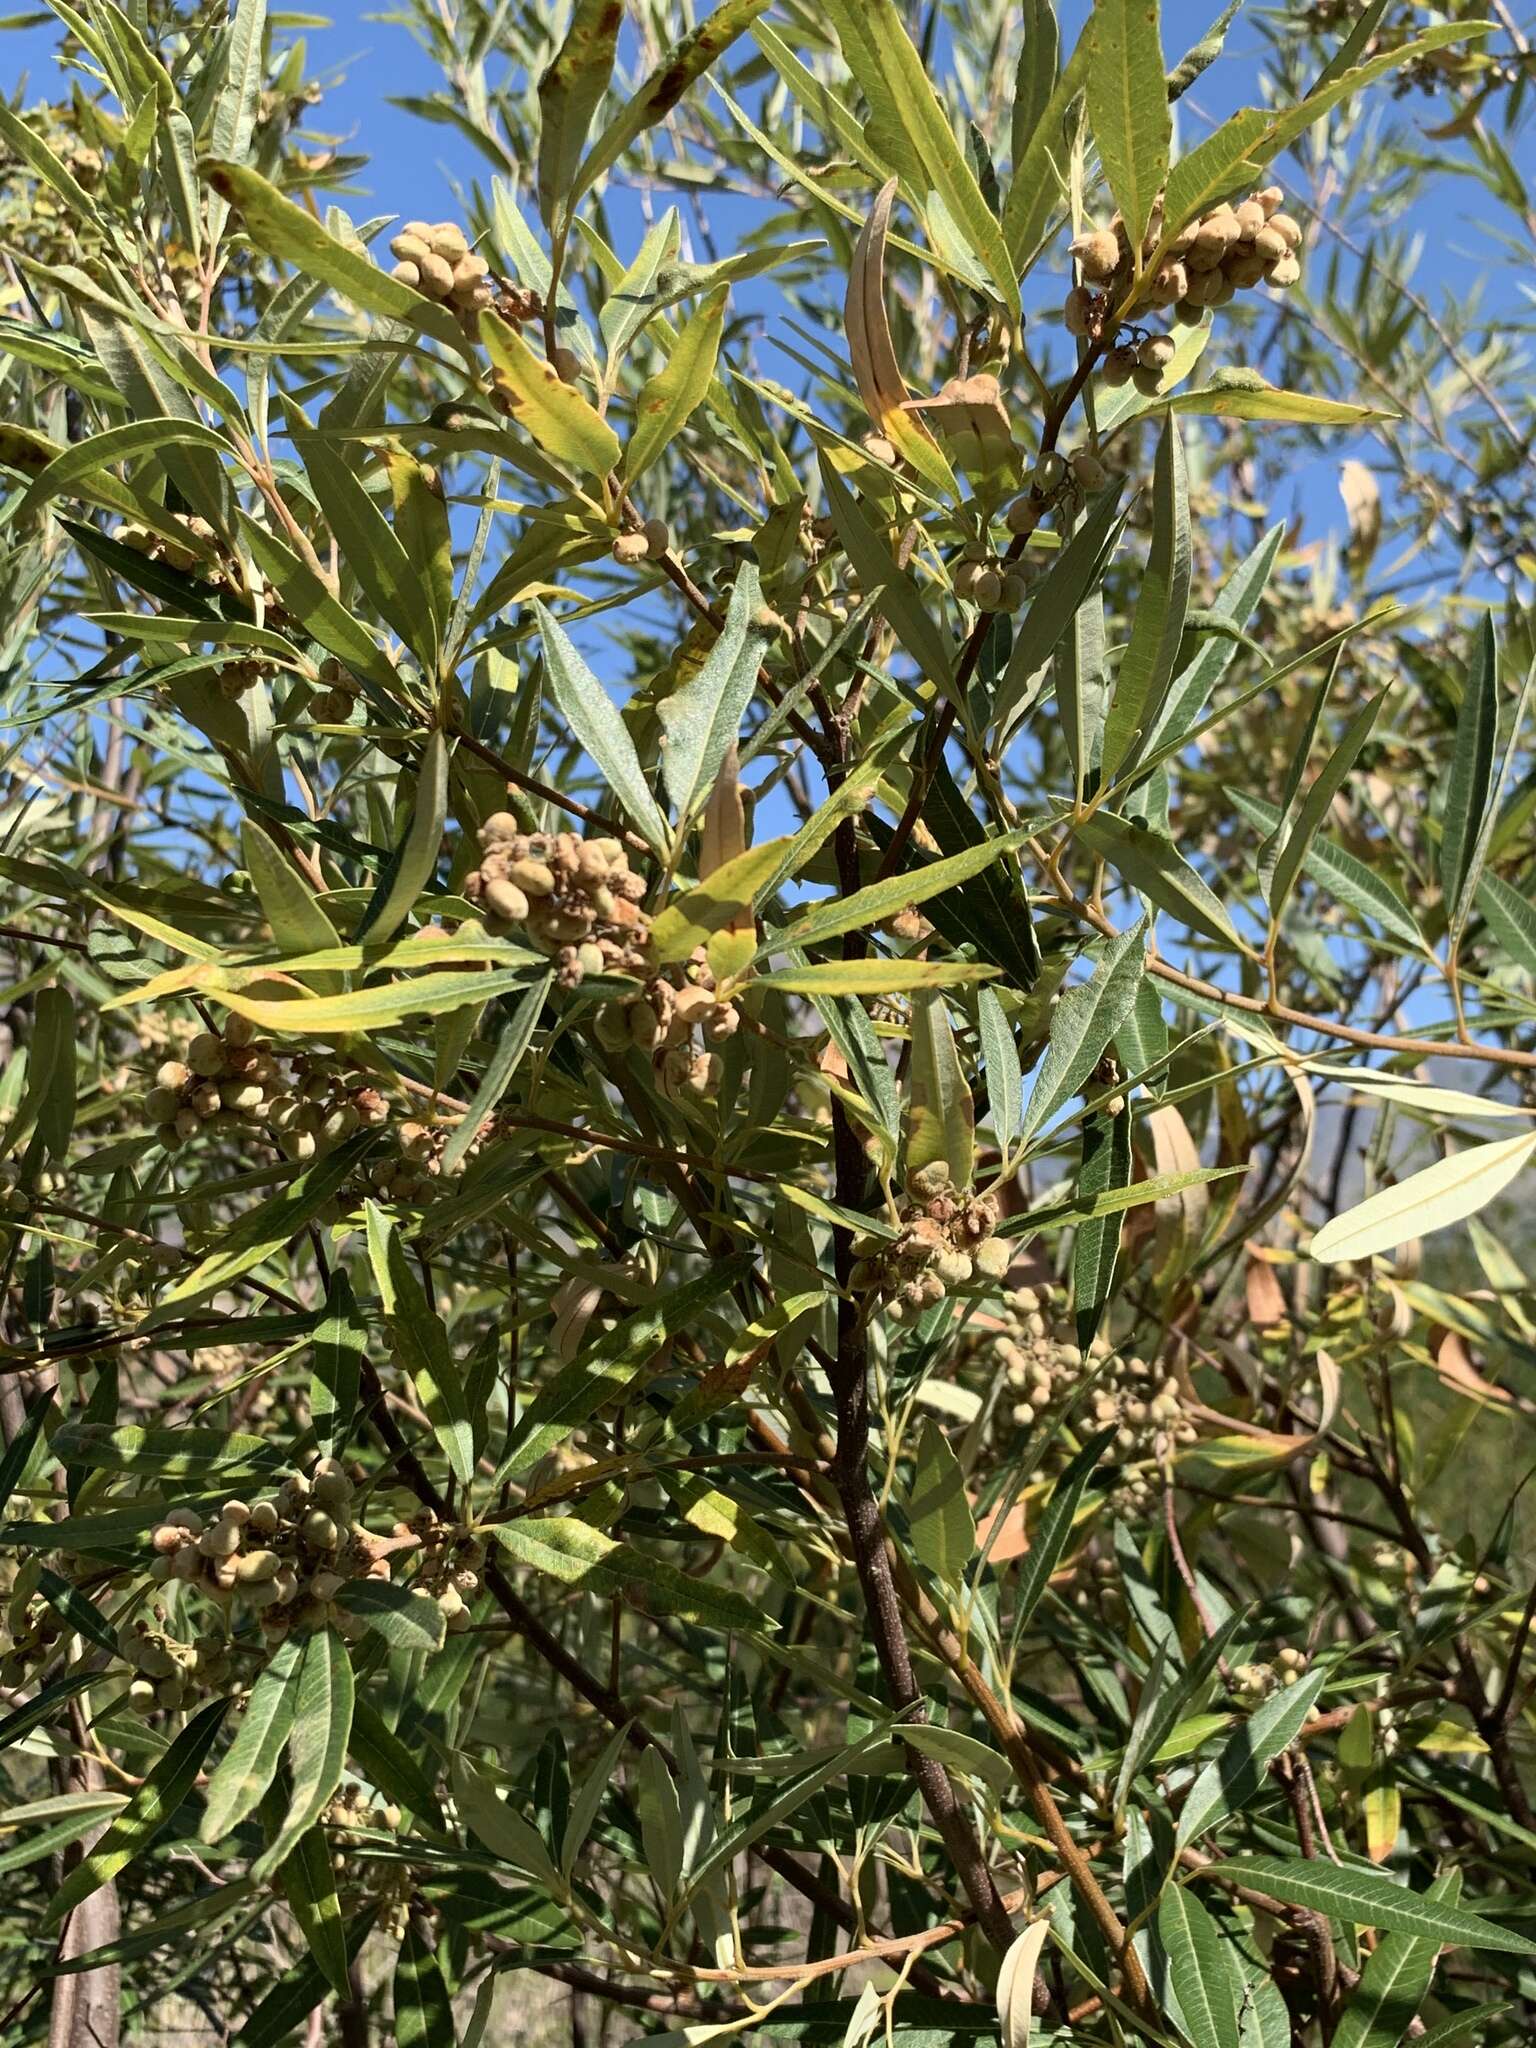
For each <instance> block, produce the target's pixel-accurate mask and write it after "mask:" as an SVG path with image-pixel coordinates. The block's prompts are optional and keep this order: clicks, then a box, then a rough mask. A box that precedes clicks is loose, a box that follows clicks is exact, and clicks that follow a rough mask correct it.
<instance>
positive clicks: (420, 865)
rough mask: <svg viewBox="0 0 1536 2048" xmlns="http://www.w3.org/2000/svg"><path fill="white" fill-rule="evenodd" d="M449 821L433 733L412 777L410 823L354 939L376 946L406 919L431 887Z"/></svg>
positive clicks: (444, 747)
mask: <svg viewBox="0 0 1536 2048" xmlns="http://www.w3.org/2000/svg"><path fill="white" fill-rule="evenodd" d="M447 815H448V741H447V739H446V738H445V737H444V735H443V734H442V733H441V732H434V733H433V734H432V735H431V737H430V738H429V739H428V741H427V744H426V746H425V747H424V748H423V749H422V755H421V767H420V768H419V769H418V770H417V774H416V787H415V793H414V800H413V802H412V804H411V822H410V825H409V826H408V827H407V830H406V834H405V837H404V838H403V839H402V840H401V842H400V846H399V849H398V851H397V853H396V856H395V858H394V860H393V861H391V862H390V864H389V865H388V866H387V867H386V868H385V869H384V870H383V872H382V873H381V874H380V876H379V882H378V887H377V888H376V889H375V891H374V893H373V897H372V899H371V901H370V902H369V905H368V908H367V909H366V910H365V911H364V912H363V916H362V920H361V922H360V923H359V925H358V928H357V936H358V937H359V938H360V939H367V941H368V943H369V944H370V945H373V946H379V945H382V944H383V943H384V941H385V940H386V939H387V938H388V937H389V936H390V935H391V933H393V932H395V931H398V930H399V928H400V926H401V925H402V924H404V922H405V920H406V919H407V918H408V917H409V916H410V914H411V912H412V911H413V910H414V909H415V907H416V899H417V897H418V896H419V895H420V894H421V892H422V890H423V889H424V888H425V887H426V886H427V884H428V882H430V881H431V879H432V875H433V872H434V870H435V869H436V867H437V857H438V855H439V853H440V852H441V851H442V845H443V823H444V820H445V819H446V818H447Z"/></svg>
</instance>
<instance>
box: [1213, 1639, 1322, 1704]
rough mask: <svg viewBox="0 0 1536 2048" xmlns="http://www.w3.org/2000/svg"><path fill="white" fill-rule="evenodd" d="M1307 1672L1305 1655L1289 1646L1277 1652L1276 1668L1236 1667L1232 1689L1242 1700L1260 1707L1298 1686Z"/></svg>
mask: <svg viewBox="0 0 1536 2048" xmlns="http://www.w3.org/2000/svg"><path fill="white" fill-rule="evenodd" d="M1306 1671H1307V1653H1306V1651H1305V1650H1296V1649H1292V1648H1290V1647H1289V1646H1287V1647H1286V1648H1285V1649H1283V1650H1279V1651H1277V1652H1276V1654H1275V1661H1274V1662H1273V1664H1239V1665H1237V1666H1236V1667H1235V1668H1234V1670H1233V1672H1232V1689H1233V1691H1234V1692H1235V1693H1236V1694H1237V1696H1238V1698H1239V1699H1240V1700H1244V1701H1246V1702H1248V1703H1249V1704H1250V1705H1253V1706H1257V1705H1258V1704H1259V1702H1260V1701H1261V1700H1266V1699H1268V1698H1269V1696H1270V1694H1271V1693H1272V1692H1275V1691H1277V1690H1278V1689H1279V1688H1280V1687H1282V1686H1287V1685H1296V1684H1298V1683H1299V1681H1300V1680H1301V1679H1302V1678H1304V1677H1305V1676H1306Z"/></svg>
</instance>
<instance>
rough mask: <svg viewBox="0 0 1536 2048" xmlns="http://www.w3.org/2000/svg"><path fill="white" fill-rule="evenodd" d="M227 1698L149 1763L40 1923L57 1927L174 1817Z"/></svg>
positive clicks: (141, 1852) (206, 1709)
mask: <svg viewBox="0 0 1536 2048" xmlns="http://www.w3.org/2000/svg"><path fill="white" fill-rule="evenodd" d="M228 1706H229V1701H228V1700H214V1701H213V1702H212V1703H211V1704H210V1705H208V1706H206V1707H204V1708H203V1709H202V1710H201V1712H200V1713H198V1714H196V1715H194V1716H193V1718H192V1719H191V1720H190V1721H189V1722H188V1723H187V1725H186V1727H185V1728H183V1729H182V1731H181V1733H180V1734H179V1735H178V1736H177V1737H176V1738H175V1740H174V1741H173V1742H172V1743H171V1745H170V1747H169V1748H168V1749H167V1750H166V1751H165V1752H164V1754H163V1755H161V1756H160V1757H158V1758H157V1759H156V1761H155V1764H154V1767H153V1769H152V1770H151V1771H150V1772H149V1774H148V1776H147V1777H146V1778H145V1779H144V1781H143V1782H142V1784H140V1785H139V1787H138V1789H137V1790H136V1791H135V1792H134V1794H133V1796H132V1797H131V1798H130V1800H129V1801H128V1804H127V1805H126V1806H125V1807H124V1808H123V1809H122V1811H121V1812H120V1813H119V1814H118V1815H117V1817H116V1818H115V1819H114V1820H113V1821H112V1823H111V1825H110V1826H109V1827H108V1829H107V1831H106V1833H105V1834H104V1835H103V1836H102V1837H101V1839H100V1841H99V1842H97V1843H96V1845H95V1846H94V1848H92V1849H90V1850H88V1851H87V1852H86V1854H85V1856H84V1857H82V1858H81V1860H80V1862H79V1863H77V1864H76V1865H75V1867H74V1869H73V1870H72V1871H71V1872H70V1873H69V1875H68V1876H67V1877H66V1878H65V1880H64V1882H63V1883H62V1884H61V1885H60V1886H59V1888H58V1890H57V1891H56V1892H55V1893H54V1895H53V1897H52V1898H51V1899H50V1900H49V1902H48V1910H47V1911H46V1912H45V1913H44V1915H43V1918H42V1928H43V1930H44V1931H46V1930H47V1929H49V1928H52V1927H57V1926H58V1924H59V1922H60V1921H61V1920H62V1919H63V1918H64V1916H65V1915H66V1914H67V1913H71V1912H73V1911H74V1909H75V1907H76V1906H78V1905H79V1904H80V1902H81V1901H82V1900H83V1899H88V1898H89V1897H90V1896H91V1894H92V1893H93V1892H95V1891H99V1890H100V1889H101V1887H102V1886H103V1885H104V1884H110V1883H111V1881H112V1879H113V1878H114V1877H116V1876H117V1874H118V1872H119V1871H120V1870H126V1869H127V1867H128V1865H129V1864H130V1863H132V1862H133V1861H134V1860H135V1859H136V1858H137V1857H139V1856H142V1855H144V1853H145V1852H146V1851H147V1850H148V1849H150V1848H151V1847H152V1846H153V1845H154V1843H155V1841H156V1840H157V1839H158V1837H159V1836H160V1835H161V1834H163V1833H164V1831H165V1829H166V1828H167V1827H169V1826H170V1824H171V1822H172V1821H173V1820H174V1819H175V1817H176V1814H177V1812H178V1811H179V1810H180V1807H181V1804H182V1801H183V1800H184V1799H185V1798H186V1797H187V1795H188V1793H189V1792H190V1791H191V1790H192V1787H193V1786H194V1785H195V1784H196V1783H197V1774H198V1772H199V1771H200V1770H201V1769H202V1767H203V1759H204V1758H205V1757H206V1756H207V1754H208V1752H209V1750H210V1749H211V1748H212V1747H213V1740H214V1737H215V1736H216V1735H217V1734H218V1732H219V1724H220V1722H221V1721H222V1720H223V1719H224V1715H225V1712H226V1710H227V1709H228Z"/></svg>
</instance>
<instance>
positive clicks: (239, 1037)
mask: <svg viewBox="0 0 1536 2048" xmlns="http://www.w3.org/2000/svg"><path fill="white" fill-rule="evenodd" d="M279 1081H280V1076H279V1072H278V1065H277V1059H276V1056H275V1055H274V1053H273V1051H272V1048H271V1047H270V1046H269V1045H266V1044H264V1043H263V1042H261V1041H260V1040H258V1039H257V1038H256V1036H255V1031H254V1028H253V1026H252V1025H251V1024H250V1023H248V1022H247V1020H246V1019H245V1018H244V1017H236V1016H231V1017H230V1018H229V1019H228V1020H227V1022H226V1023H225V1026H224V1032H223V1035H222V1037H221V1036H220V1035H219V1033H217V1032H215V1031H200V1032H199V1033H198V1034H197V1035H196V1037H194V1038H193V1039H192V1041H191V1043H190V1044H189V1045H188V1047H187V1056H186V1058H185V1059H179V1060H177V1059H172V1060H166V1061H164V1062H163V1064H162V1065H161V1066H160V1067H159V1069H158V1070H157V1071H156V1074H155V1085H154V1086H153V1088H151V1089H150V1090H149V1092H148V1093H147V1094H146V1096H145V1097H144V1112H145V1114H146V1116H148V1117H149V1118H150V1119H151V1121H152V1122H153V1123H154V1124H155V1125H156V1126H157V1129H156V1132H155V1135H156V1137H158V1139H159V1140H160V1143H161V1144H162V1145H164V1146H165V1148H166V1150H167V1151H168V1152H174V1151H176V1150H177V1149H178V1148H179V1147H180V1146H182V1145H184V1144H185V1143H186V1141H187V1139H188V1138H191V1137H194V1136H195V1135H196V1133H197V1132H198V1131H199V1130H201V1129H202V1127H203V1125H204V1124H206V1123H211V1122H213V1121H214V1120H215V1119H220V1118H222V1119H223V1120H224V1121H226V1122H229V1121H233V1120H239V1121H242V1122H247V1123H259V1122H260V1121H261V1120H262V1119H263V1118H265V1117H266V1115H267V1114H268V1111H269V1109H270V1107H271V1102H272V1098H273V1096H274V1095H275V1094H276V1092H277V1090H278V1086H279Z"/></svg>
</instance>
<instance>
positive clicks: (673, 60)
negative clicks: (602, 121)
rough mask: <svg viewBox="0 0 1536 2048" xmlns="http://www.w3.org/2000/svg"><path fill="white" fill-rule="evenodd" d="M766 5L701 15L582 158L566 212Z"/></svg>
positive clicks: (750, 0) (736, 1) (750, 2)
mask: <svg viewBox="0 0 1536 2048" xmlns="http://www.w3.org/2000/svg"><path fill="white" fill-rule="evenodd" d="M767 4H768V0H721V5H720V6H719V7H717V8H716V9H715V11H714V13H713V14H708V15H706V16H705V17H704V19H703V20H702V21H701V22H699V23H698V24H697V26H695V27H694V28H692V29H690V30H689V32H688V33H687V35H685V36H684V37H683V38H682V39H681V41H679V42H677V43H674V44H673V46H672V48H671V49H670V50H668V51H667V52H666V54H665V55H664V56H663V57H662V59H661V61H660V63H659V64H658V65H657V67H656V69H655V70H654V71H652V72H651V74H650V75H649V77H647V78H646V79H645V80H644V81H643V82H642V84H641V86H640V88H639V90H638V91H637V92H635V93H632V94H631V95H630V97H629V98H628V99H627V100H626V101H625V102H624V104H623V106H622V107H621V108H620V109H619V111H618V113H616V114H615V115H614V117H613V119H612V120H611V121H610V122H609V124H608V126H607V127H606V128H605V129H604V130H603V132H602V134H601V135H599V136H598V138H597V141H596V142H595V143H594V144H593V145H592V148H591V150H590V151H589V152H588V154H587V156H586V157H585V158H584V159H583V161H582V164H581V168H580V169H579V170H578V172H577V174H576V180H575V183H574V184H573V186H572V187H571V196H570V202H569V203H570V205H571V206H572V207H574V206H575V204H576V202H577V200H578V199H580V198H581V196H582V194H583V193H584V192H588V191H590V190H591V188H592V186H593V185H595V184H596V182H597V180H598V179H599V178H600V177H601V176H602V175H603V173H604V171H606V170H609V169H611V168H612V166H613V165H614V164H616V163H617V162H618V160H619V158H620V157H621V156H622V155H623V154H624V152H625V150H627V149H628V148H629V145H630V144H631V143H632V142H633V141H634V140H635V139H636V137H637V136H640V135H643V134H644V133H645V131H646V129H647V128H654V127H655V125H656V123H657V122H658V121H662V120H665V119H666V117H667V115H668V114H670V113H671V111H672V109H673V108H674V107H675V106H676V105H677V103H678V101H679V100H680V99H681V98H682V97H683V94H684V93H685V92H686V91H687V90H688V88H689V86H691V85H692V84H693V82H694V80H695V79H696V78H702V77H703V76H704V73H705V72H706V71H708V70H709V68H710V66H711V65H712V64H713V63H714V62H715V61H716V59H717V58H719V57H721V56H723V55H724V53H725V52H726V51H727V50H728V49H729V48H730V46H731V44H732V43H734V42H735V40H736V38H737V37H738V36H739V35H740V34H741V32H742V30H743V29H744V28H747V27H748V26H750V24H751V23H752V21H753V20H754V19H755V18H756V16H758V15H759V14H761V13H762V11H763V9H764V8H765V7H766V6H767Z"/></svg>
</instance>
